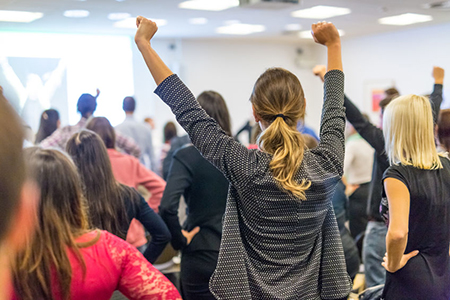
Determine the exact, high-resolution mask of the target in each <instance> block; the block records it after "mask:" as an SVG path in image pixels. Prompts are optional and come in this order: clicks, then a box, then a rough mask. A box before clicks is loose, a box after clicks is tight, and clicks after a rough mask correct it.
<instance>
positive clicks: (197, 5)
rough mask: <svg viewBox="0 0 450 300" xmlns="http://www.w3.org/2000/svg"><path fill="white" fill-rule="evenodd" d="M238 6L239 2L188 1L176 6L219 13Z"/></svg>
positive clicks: (222, 0) (230, 0) (223, 0)
mask: <svg viewBox="0 0 450 300" xmlns="http://www.w3.org/2000/svg"><path fill="white" fill-rule="evenodd" d="M236 6H239V0H190V1H184V2H181V3H180V4H178V7H179V8H185V9H197V10H211V11H220V10H225V9H228V8H231V7H236Z"/></svg>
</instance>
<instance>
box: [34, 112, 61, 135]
mask: <svg viewBox="0 0 450 300" xmlns="http://www.w3.org/2000/svg"><path fill="white" fill-rule="evenodd" d="M59 126H61V120H60V119H59V113H58V111H57V110H55V109H47V110H45V111H44V112H43V113H42V115H41V122H40V123H39V129H38V132H37V133H36V139H35V141H34V143H35V144H39V143H40V142H42V140H44V139H46V138H47V137H49V136H50V135H51V134H52V133H53V132H54V131H55V130H56V129H58V128H59Z"/></svg>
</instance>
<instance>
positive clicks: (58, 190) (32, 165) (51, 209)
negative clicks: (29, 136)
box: [13, 148, 95, 300]
mask: <svg viewBox="0 0 450 300" xmlns="http://www.w3.org/2000/svg"><path fill="white" fill-rule="evenodd" d="M25 161H26V166H27V171H28V174H29V176H30V177H31V178H32V179H34V180H35V181H36V183H37V184H38V186H39V187H40V190H41V198H40V202H39V207H38V209H37V212H36V213H37V219H38V226H37V228H36V232H35V234H34V237H33V238H32V239H31V240H30V241H28V243H27V246H26V249H25V250H24V251H22V252H21V253H19V254H18V256H17V259H16V261H15V263H14V264H13V272H14V286H15V289H16V292H17V293H18V295H19V297H20V298H21V299H23V300H32V299H50V300H51V299H54V295H55V294H60V295H61V298H62V299H64V300H67V299H70V285H71V281H72V267H71V263H70V260H69V257H68V255H67V248H69V249H70V250H71V251H72V253H74V255H75V257H76V258H77V259H78V262H79V263H80V265H81V268H82V270H83V272H85V271H86V266H85V263H84V260H83V258H82V256H81V253H80V251H79V249H80V248H81V245H79V244H77V243H76V241H75V238H76V237H77V236H80V235H82V234H83V233H85V232H87V230H88V228H89V225H88V218H87V214H86V211H87V207H86V203H85V200H84V198H83V196H82V191H81V183H80V179H79V177H78V174H77V171H76V168H75V165H74V164H73V163H72V162H71V161H70V159H69V158H68V157H67V156H66V155H64V154H63V153H62V152H59V151H57V150H44V149H40V148H28V149H26V150H25ZM94 242H95V239H94V241H92V243H94ZM84 246H89V243H87V244H86V245H84ZM54 275H56V277H53V276H54Z"/></svg>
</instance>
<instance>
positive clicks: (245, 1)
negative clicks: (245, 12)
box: [239, 0, 300, 9]
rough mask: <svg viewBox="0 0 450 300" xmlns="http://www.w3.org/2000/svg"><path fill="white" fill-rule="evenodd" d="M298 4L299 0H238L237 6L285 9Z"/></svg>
mask: <svg viewBox="0 0 450 300" xmlns="http://www.w3.org/2000/svg"><path fill="white" fill-rule="evenodd" d="M298 4H300V0H239V6H241V7H245V8H256V9H285V8H292V7H293V6H294V5H298Z"/></svg>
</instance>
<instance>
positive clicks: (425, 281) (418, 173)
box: [382, 95, 450, 300]
mask: <svg viewBox="0 0 450 300" xmlns="http://www.w3.org/2000/svg"><path fill="white" fill-rule="evenodd" d="M433 127H434V126H433V114H432V111H431V105H430V101H429V100H428V99H427V98H425V97H421V96H416V95H408V96H403V97H399V98H397V99H396V100H394V101H392V102H391V103H390V104H389V106H387V108H386V110H385V113H384V120H383V132H384V138H385V141H386V153H387V155H388V157H389V161H390V164H391V166H390V167H389V168H388V169H387V170H386V172H385V173H384V176H383V183H384V191H383V200H382V214H383V215H384V216H385V217H386V218H387V219H388V224H389V229H388V233H387V236H386V249H387V253H386V256H385V257H384V262H383V263H382V264H383V266H384V267H385V269H386V271H387V273H386V284H385V287H384V291H383V297H384V299H386V300H389V299H396V300H401V299H435V300H439V299H442V300H444V299H446V300H448V299H450V260H449V242H450V184H449V182H450V161H449V160H448V159H447V158H445V157H441V156H439V155H438V153H437V151H436V146H435V143H434V135H433V132H434V130H433ZM386 198H387V201H386Z"/></svg>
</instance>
